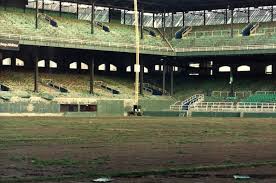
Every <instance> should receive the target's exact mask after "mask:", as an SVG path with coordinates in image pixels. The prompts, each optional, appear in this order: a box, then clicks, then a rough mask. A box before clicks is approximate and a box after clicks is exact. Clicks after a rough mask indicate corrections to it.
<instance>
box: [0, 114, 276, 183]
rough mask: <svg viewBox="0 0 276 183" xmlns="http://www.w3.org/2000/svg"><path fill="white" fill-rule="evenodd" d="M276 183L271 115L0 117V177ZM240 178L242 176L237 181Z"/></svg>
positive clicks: (70, 182)
mask: <svg viewBox="0 0 276 183" xmlns="http://www.w3.org/2000/svg"><path fill="white" fill-rule="evenodd" d="M235 174H241V175H250V176H251V179H250V180H248V181H245V182H250V183H251V182H258V183H259V182H268V183H272V182H276V120H275V119H239V118H237V119H222V118H214V119H210V118H192V119H187V118H115V119H114V118H97V119H91V118H90V119H85V118H0V182H5V183H6V182H19V181H21V182H46V183H48V182H49V183H50V182H68V183H76V182H91V180H92V179H93V178H94V177H101V176H104V175H106V176H111V177H112V178H114V180H113V181H112V182H126V183H127V182H135V183H136V182H137V183H140V182H147V183H150V182H166V183H167V182H168V183H170V182H174V183H178V182H185V183H190V182H191V183H203V182H204V183H205V182H207V183H209V182H210V183H220V182H224V183H228V182H229V183H230V182H235V180H234V179H233V175H235ZM243 182H244V181H243Z"/></svg>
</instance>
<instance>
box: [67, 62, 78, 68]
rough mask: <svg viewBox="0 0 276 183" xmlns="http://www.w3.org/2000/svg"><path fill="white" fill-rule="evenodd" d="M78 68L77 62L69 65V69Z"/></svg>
mask: <svg viewBox="0 0 276 183" xmlns="http://www.w3.org/2000/svg"><path fill="white" fill-rule="evenodd" d="M77 68H78V63H77V62H73V63H71V64H70V65H69V69H77Z"/></svg>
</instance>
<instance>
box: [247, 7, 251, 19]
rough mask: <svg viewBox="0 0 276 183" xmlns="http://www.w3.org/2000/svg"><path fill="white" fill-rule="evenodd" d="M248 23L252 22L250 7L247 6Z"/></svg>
mask: <svg viewBox="0 0 276 183" xmlns="http://www.w3.org/2000/svg"><path fill="white" fill-rule="evenodd" d="M247 23H250V8H249V7H248V8H247Z"/></svg>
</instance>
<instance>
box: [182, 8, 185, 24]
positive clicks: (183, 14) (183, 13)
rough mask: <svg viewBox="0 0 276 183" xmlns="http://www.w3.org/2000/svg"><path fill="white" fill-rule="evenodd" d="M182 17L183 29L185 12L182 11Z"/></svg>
mask: <svg viewBox="0 0 276 183" xmlns="http://www.w3.org/2000/svg"><path fill="white" fill-rule="evenodd" d="M182 16H183V19H182V25H183V27H185V12H184V11H183V12H182Z"/></svg>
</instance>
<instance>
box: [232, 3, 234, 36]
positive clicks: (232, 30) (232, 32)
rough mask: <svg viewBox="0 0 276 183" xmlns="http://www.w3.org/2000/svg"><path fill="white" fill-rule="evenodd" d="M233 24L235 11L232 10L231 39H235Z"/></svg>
mask: <svg viewBox="0 0 276 183" xmlns="http://www.w3.org/2000/svg"><path fill="white" fill-rule="evenodd" d="M233 24H234V9H233V8H232V9H231V38H233V37H234V27H233Z"/></svg>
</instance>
